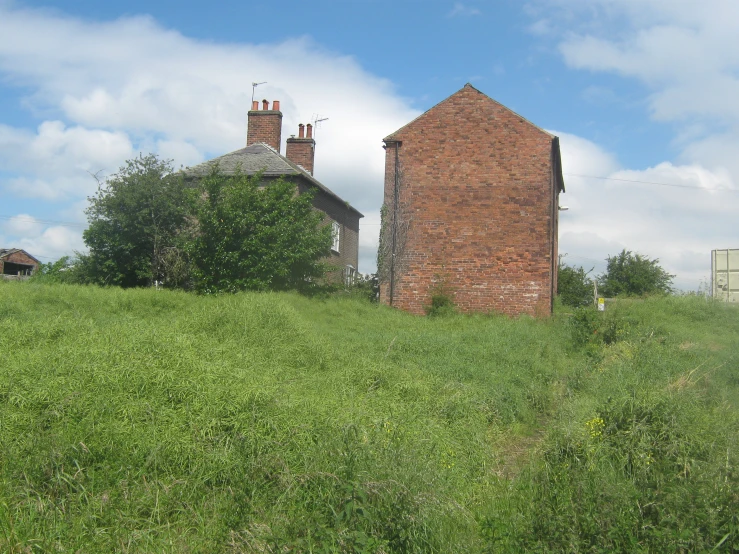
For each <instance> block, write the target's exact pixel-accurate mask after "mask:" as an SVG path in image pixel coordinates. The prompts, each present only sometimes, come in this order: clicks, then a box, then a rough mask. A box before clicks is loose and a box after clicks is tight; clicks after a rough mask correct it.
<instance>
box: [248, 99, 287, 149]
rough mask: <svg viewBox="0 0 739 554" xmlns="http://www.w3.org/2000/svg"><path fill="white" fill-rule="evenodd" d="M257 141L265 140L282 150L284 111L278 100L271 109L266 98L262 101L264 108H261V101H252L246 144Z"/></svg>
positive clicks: (266, 142)
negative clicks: (281, 109)
mask: <svg viewBox="0 0 739 554" xmlns="http://www.w3.org/2000/svg"><path fill="white" fill-rule="evenodd" d="M257 142H263V143H265V144H268V145H269V146H271V147H272V148H274V149H275V150H277V151H278V152H279V151H280V143H281V142H282V112H281V111H280V102H279V101H278V100H275V101H274V102H273V103H272V109H271V110H270V109H269V102H267V101H266V100H263V101H262V110H259V102H257V101H254V102H252V109H251V110H249V121H248V124H247V131H246V145H247V146H251V145H252V144H255V143H257Z"/></svg>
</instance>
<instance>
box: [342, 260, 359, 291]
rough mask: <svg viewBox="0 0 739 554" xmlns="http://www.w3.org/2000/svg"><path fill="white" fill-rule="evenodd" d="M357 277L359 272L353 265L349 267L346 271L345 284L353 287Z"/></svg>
mask: <svg viewBox="0 0 739 554" xmlns="http://www.w3.org/2000/svg"><path fill="white" fill-rule="evenodd" d="M356 276H357V270H356V269H354V266H353V265H347V266H346V268H345V269H344V284H345V285H346V286H347V287H351V286H352V285H353V284H354V278H355V277H356Z"/></svg>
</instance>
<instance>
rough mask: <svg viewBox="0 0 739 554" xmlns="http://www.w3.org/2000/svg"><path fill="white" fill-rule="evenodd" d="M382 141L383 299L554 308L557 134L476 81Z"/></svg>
mask: <svg viewBox="0 0 739 554" xmlns="http://www.w3.org/2000/svg"><path fill="white" fill-rule="evenodd" d="M384 143H385V144H384V148H385V200H384V207H383V225H382V235H381V241H380V252H379V256H378V259H379V268H378V272H379V279H380V301H381V302H383V303H385V304H389V305H392V306H395V307H398V308H400V309H402V310H406V311H409V312H412V313H417V314H421V313H424V309H425V308H426V307H427V306H429V305H430V302H431V298H432V296H434V295H445V296H447V297H450V298H451V299H452V301H453V302H454V304H455V305H456V306H457V307H458V308H459V309H460V310H461V311H464V312H499V313H505V314H509V315H518V314H531V315H547V314H550V313H551V310H552V303H553V300H554V296H555V293H556V290H557V222H558V209H559V194H560V193H561V192H564V190H565V188H564V180H563V178H562V165H561V159H560V151H559V139H558V138H557V137H556V136H553V135H551V134H550V133H548V132H546V131H544V130H543V129H540V128H539V127H537V126H536V125H534V124H533V123H531V122H529V121H527V120H526V119H524V118H523V117H521V116H520V115H518V114H516V113H514V112H513V111H511V110H510V109H508V108H506V107H505V106H503V105H502V104H500V103H498V102H496V101H495V100H493V99H492V98H490V97H489V96H487V95H485V94H483V93H482V92H480V91H479V90H477V89H476V88H474V87H473V86H472V85H470V84H467V85H465V86H464V87H463V88H462V89H461V90H459V91H457V92H456V93H454V94H452V95H451V96H450V97H449V98H447V99H446V100H443V101H442V102H440V103H439V104H437V105H436V106H434V107H432V108H431V109H429V110H428V111H427V112H425V113H424V114H422V115H420V116H419V117H418V118H416V119H415V120H413V121H411V122H410V123H408V124H407V125H405V126H404V127H402V128H400V129H398V130H397V131H395V132H394V133H392V134H391V135H389V136H387V137H385V139H384Z"/></svg>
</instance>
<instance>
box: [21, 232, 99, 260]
mask: <svg viewBox="0 0 739 554" xmlns="http://www.w3.org/2000/svg"><path fill="white" fill-rule="evenodd" d="M14 247H15V248H22V249H23V250H25V251H26V252H28V253H30V254H31V255H33V256H35V257H37V258H41V259H42V261H53V260H57V259H59V258H61V257H62V256H63V255H73V254H74V252H75V251H82V250H84V247H85V245H84V243H83V242H82V236H81V234H80V233H79V232H77V231H76V230H74V229H70V228H68V227H64V226H53V227H48V228H46V229H44V231H43V232H42V233H41V234H40V235H38V236H35V237H29V236H25V237H23V238H22V239H20V240H18V241H16V242H15V243H14Z"/></svg>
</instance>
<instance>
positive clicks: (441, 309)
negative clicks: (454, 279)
mask: <svg viewBox="0 0 739 554" xmlns="http://www.w3.org/2000/svg"><path fill="white" fill-rule="evenodd" d="M456 311H457V308H456V306H455V305H454V299H453V298H452V297H451V296H450V295H448V294H444V293H442V292H439V293H436V294H432V295H431V303H430V304H429V305H428V306H426V315H429V316H432V317H439V316H447V315H451V314H454V313H456Z"/></svg>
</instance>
